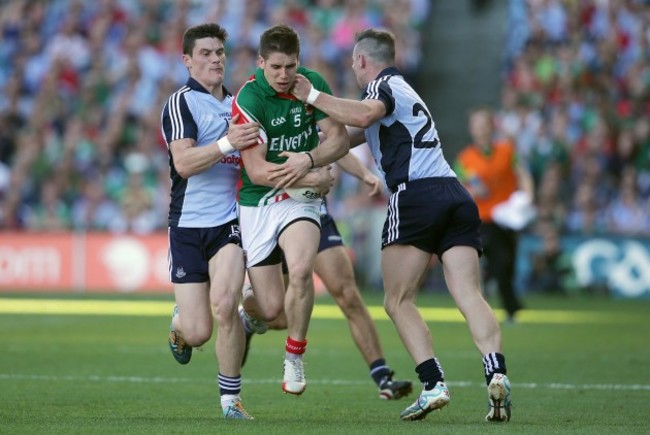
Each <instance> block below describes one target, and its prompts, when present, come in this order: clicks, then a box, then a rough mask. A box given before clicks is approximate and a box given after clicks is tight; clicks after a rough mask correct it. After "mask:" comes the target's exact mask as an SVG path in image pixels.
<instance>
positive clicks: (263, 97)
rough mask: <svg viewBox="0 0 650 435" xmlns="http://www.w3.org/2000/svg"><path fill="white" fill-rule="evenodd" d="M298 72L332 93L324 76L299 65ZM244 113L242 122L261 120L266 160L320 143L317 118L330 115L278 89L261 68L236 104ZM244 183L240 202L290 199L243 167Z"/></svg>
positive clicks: (235, 109)
mask: <svg viewBox="0 0 650 435" xmlns="http://www.w3.org/2000/svg"><path fill="white" fill-rule="evenodd" d="M298 73H299V74H302V75H304V76H305V77H307V79H308V80H309V81H310V82H311V83H312V85H313V86H314V87H315V88H316V89H318V90H319V91H321V92H326V93H328V94H330V95H331V94H332V91H331V90H330V88H329V86H328V85H327V83H326V82H325V80H324V79H323V77H322V76H321V75H320V74H318V73H317V72H315V71H312V70H309V69H307V68H303V67H298ZM237 113H239V114H241V117H240V119H239V122H240V123H246V122H250V121H256V122H258V123H259V124H260V137H259V139H258V140H259V142H260V143H264V144H266V146H267V151H266V160H267V161H269V162H273V163H284V162H285V160H286V158H285V157H280V156H279V155H278V154H279V153H281V152H282V151H292V152H304V151H309V150H312V149H314V148H316V146H317V145H318V131H317V129H316V122H318V121H320V120H322V119H324V118H326V117H327V115H326V114H325V113H323V112H321V111H320V110H317V109H314V108H313V107H312V106H311V105H308V104H306V103H303V102H301V101H300V100H298V99H297V98H296V97H294V96H293V95H291V94H280V93H277V92H276V91H275V90H273V88H272V87H271V86H270V85H269V83H268V82H267V80H266V78H265V77H264V71H263V70H262V69H261V68H258V69H257V71H256V72H255V74H254V75H253V76H251V77H250V78H249V79H248V81H246V83H244V85H243V86H242V87H241V89H240V90H239V93H238V94H237V97H236V98H235V102H234V104H233V115H235V114H237ZM241 173H242V185H241V189H240V191H239V203H240V204H241V205H244V206H262V205H267V204H272V203H274V202H277V201H281V200H282V199H286V195H284V190H283V189H275V188H273V187H267V186H258V185H255V184H253V183H252V182H251V180H250V178H249V177H248V174H247V173H246V168H244V167H242V171H241Z"/></svg>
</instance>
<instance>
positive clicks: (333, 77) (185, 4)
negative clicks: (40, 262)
mask: <svg viewBox="0 0 650 435" xmlns="http://www.w3.org/2000/svg"><path fill="white" fill-rule="evenodd" d="M429 7H430V3H429V1H428V0H345V1H343V0H286V1H280V0H140V1H137V0H95V1H92V2H89V1H85V0H51V1H34V0H13V1H11V2H0V90H1V92H0V230H29V231H59V230H76V231H94V230H97V231H112V232H117V233H122V232H133V233H137V234H146V233H150V232H153V231H157V230H164V229H165V228H166V227H167V207H168V203H169V166H168V154H167V149H166V145H165V143H164V141H163V138H162V135H161V133H160V111H161V108H162V106H163V104H164V100H163V99H164V98H166V97H167V96H168V95H169V94H170V93H171V92H173V91H174V90H175V89H176V88H178V87H180V86H181V85H182V84H184V83H185V81H186V80H187V76H188V75H187V71H186V70H185V67H184V66H183V63H182V61H181V40H182V33H183V31H184V30H185V29H186V28H187V27H189V26H192V25H196V24H200V23H202V22H207V21H216V22H218V23H220V24H222V25H224V27H225V28H226V29H227V30H228V33H229V35H230V37H229V41H228V44H227V47H226V48H227V53H228V71H227V74H226V77H227V80H226V85H227V87H228V88H229V89H230V90H231V92H235V91H236V90H237V88H238V87H239V86H240V85H241V84H242V83H243V81H244V80H245V79H246V78H247V77H248V76H249V75H250V74H251V72H252V71H253V70H254V68H255V64H256V58H257V45H258V41H259V36H260V34H261V33H262V32H263V31H264V30H265V29H266V28H267V27H269V26H270V25H272V24H274V23H279V22H284V23H286V24H289V25H291V26H293V27H294V28H296V30H297V31H298V32H299V34H300V35H301V38H302V40H301V43H302V53H301V60H302V63H303V64H304V65H306V66H308V67H310V68H313V69H316V70H318V71H319V72H321V73H322V74H323V75H324V76H325V77H326V78H327V79H328V81H329V82H330V84H331V85H332V87H333V90H334V91H335V92H336V93H337V94H338V95H347V96H354V97H356V96H358V92H359V91H358V88H357V87H356V82H355V80H354V79H353V78H352V79H351V75H350V74H351V72H350V68H349V64H350V60H351V59H350V55H351V48H352V46H353V44H354V35H355V33H356V31H357V30H360V29H362V28H365V27H368V26H383V27H388V28H390V29H392V30H393V31H394V32H395V33H396V34H397V35H398V36H399V40H398V44H399V46H400V47H399V53H400V57H399V60H398V62H399V66H400V67H401V68H402V69H403V71H404V72H405V74H406V75H407V76H408V75H410V74H412V73H414V71H416V69H417V67H418V65H419V63H420V57H421V49H420V30H421V29H420V28H421V26H422V24H423V22H424V20H425V19H426V17H427V14H428V12H429Z"/></svg>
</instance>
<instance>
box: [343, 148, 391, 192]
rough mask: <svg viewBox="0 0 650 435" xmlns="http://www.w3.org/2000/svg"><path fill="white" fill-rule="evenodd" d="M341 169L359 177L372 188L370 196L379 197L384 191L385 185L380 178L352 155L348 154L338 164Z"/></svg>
mask: <svg viewBox="0 0 650 435" xmlns="http://www.w3.org/2000/svg"><path fill="white" fill-rule="evenodd" d="M336 163H337V164H338V165H339V166H340V167H341V169H343V170H344V171H345V172H347V173H348V174H350V175H353V176H355V177H357V178H358V179H359V180H361V181H363V182H364V183H366V184H367V185H368V186H369V187H370V193H369V194H368V196H376V195H379V194H380V193H381V192H382V191H383V190H384V183H383V182H382V181H381V179H380V178H379V177H377V176H376V175H375V174H373V173H372V172H371V171H370V169H368V168H367V167H366V166H365V165H364V164H363V163H361V160H359V159H358V158H357V156H355V155H354V154H352V153H347V154H346V155H344V156H343V157H341V158H340V159H339V160H338V161H337V162H336Z"/></svg>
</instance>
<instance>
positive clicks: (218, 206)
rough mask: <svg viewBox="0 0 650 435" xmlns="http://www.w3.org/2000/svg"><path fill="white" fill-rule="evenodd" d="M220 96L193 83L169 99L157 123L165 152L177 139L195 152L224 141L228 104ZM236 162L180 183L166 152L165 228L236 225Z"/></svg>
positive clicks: (226, 160)
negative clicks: (185, 141) (168, 180)
mask: <svg viewBox="0 0 650 435" xmlns="http://www.w3.org/2000/svg"><path fill="white" fill-rule="evenodd" d="M224 93H225V95H226V96H225V98H224V99H223V101H219V100H217V99H216V98H215V97H214V96H213V95H211V94H210V93H209V92H208V91H207V90H206V89H205V88H204V87H203V86H201V85H200V84H199V83H198V82H197V81H196V80H194V79H192V78H190V79H189V80H188V81H187V84H186V85H185V86H183V87H182V88H180V89H179V90H178V91H176V92H175V93H173V94H172V95H171V96H170V97H169V100H168V101H167V104H165V107H164V108H163V111H162V119H161V123H162V133H163V136H164V137H165V141H166V142H167V148H168V149H169V144H170V143H171V142H172V141H175V140H178V139H185V138H190V139H194V140H195V141H196V146H197V147H200V146H204V145H207V144H209V143H212V142H215V141H216V140H218V139H220V138H222V137H223V136H225V135H226V134H227V133H228V124H229V123H230V119H231V107H232V99H233V98H232V95H231V94H230V93H229V92H228V91H227V90H226V89H225V88H224ZM168 152H169V151H168ZM240 162H241V157H239V153H232V154H229V155H227V156H225V157H223V158H222V159H221V161H220V162H218V163H217V164H215V165H213V166H212V167H211V168H208V169H206V170H205V171H203V172H201V173H200V174H196V175H193V176H191V177H189V178H188V179H184V178H183V177H181V176H180V175H178V172H176V168H175V167H174V161H173V159H172V155H171V152H169V166H170V168H169V169H170V175H171V180H172V188H171V203H170V206H169V226H172V227H184V228H210V227H216V226H219V225H223V224H225V223H227V222H230V221H231V220H233V219H235V218H236V217H237V184H238V182H239V167H240Z"/></svg>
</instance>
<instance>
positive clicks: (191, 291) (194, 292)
mask: <svg viewBox="0 0 650 435" xmlns="http://www.w3.org/2000/svg"><path fill="white" fill-rule="evenodd" d="M173 288H174V298H175V301H176V305H177V306H178V310H179V312H180V320H181V330H182V331H190V330H193V331H203V332H205V331H206V330H211V329H212V311H211V309H210V299H209V289H208V283H207V282H200V283H195V282H192V283H184V284H178V283H174V284H173Z"/></svg>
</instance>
